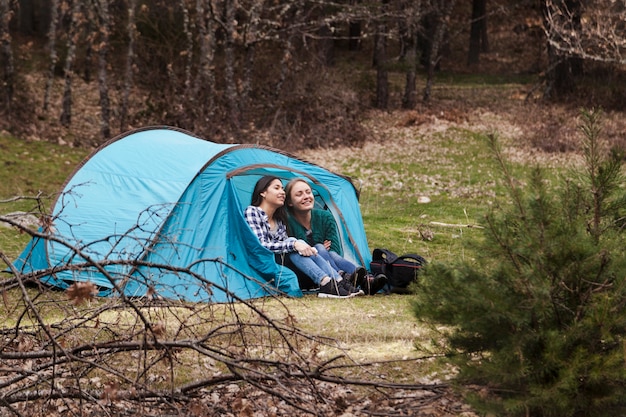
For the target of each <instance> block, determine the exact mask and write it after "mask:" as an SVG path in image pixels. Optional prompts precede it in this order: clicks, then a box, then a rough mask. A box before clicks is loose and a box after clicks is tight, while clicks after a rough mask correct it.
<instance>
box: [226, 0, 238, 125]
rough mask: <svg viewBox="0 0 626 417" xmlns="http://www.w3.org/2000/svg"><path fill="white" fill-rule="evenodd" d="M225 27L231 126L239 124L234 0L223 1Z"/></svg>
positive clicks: (228, 104) (227, 96)
mask: <svg viewBox="0 0 626 417" xmlns="http://www.w3.org/2000/svg"><path fill="white" fill-rule="evenodd" d="M224 7H225V10H224V15H225V19H226V22H225V28H226V44H225V46H224V81H225V84H226V85H225V98H226V105H227V107H228V113H229V119H230V123H231V125H232V126H233V127H235V128H238V127H239V126H240V118H239V105H238V104H237V101H238V97H237V86H236V80H235V35H236V33H235V31H236V30H237V29H236V27H235V19H236V16H235V11H236V7H237V5H236V0H226V1H225V5H224Z"/></svg>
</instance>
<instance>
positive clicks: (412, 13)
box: [400, 1, 421, 109]
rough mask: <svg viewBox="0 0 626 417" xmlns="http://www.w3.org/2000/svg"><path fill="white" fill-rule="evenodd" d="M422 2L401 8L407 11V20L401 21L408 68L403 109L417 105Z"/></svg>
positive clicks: (404, 57) (410, 3)
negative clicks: (419, 24) (418, 31)
mask: <svg viewBox="0 0 626 417" xmlns="http://www.w3.org/2000/svg"><path fill="white" fill-rule="evenodd" d="M420 6H421V2H420V1H417V2H402V3H401V7H402V8H403V9H404V10H406V11H407V16H406V18H405V19H401V20H400V34H401V38H402V45H403V53H402V59H403V62H404V65H405V68H406V84H405V87H404V96H403V97H402V108H404V109H413V108H415V106H416V105H417V86H416V80H417V27H418V22H419V14H420V12H421V7H420Z"/></svg>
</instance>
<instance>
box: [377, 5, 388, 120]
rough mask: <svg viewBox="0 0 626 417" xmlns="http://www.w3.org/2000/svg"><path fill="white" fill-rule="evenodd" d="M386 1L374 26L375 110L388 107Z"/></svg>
mask: <svg viewBox="0 0 626 417" xmlns="http://www.w3.org/2000/svg"><path fill="white" fill-rule="evenodd" d="M388 3H389V1H388V0H383V2H382V10H381V11H382V13H381V16H382V20H381V21H380V22H378V24H377V25H376V35H375V37H374V65H375V67H376V102H375V103H374V105H375V107H376V108H379V109H386V108H387V107H388V106H389V70H388V68H387V67H388V64H387V22H386V9H387V4H388Z"/></svg>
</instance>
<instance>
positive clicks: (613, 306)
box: [413, 111, 626, 417]
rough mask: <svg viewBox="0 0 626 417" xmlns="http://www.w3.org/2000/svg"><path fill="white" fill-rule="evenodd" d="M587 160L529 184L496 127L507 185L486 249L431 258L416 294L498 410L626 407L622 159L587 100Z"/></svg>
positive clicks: (584, 412)
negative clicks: (453, 259)
mask: <svg viewBox="0 0 626 417" xmlns="http://www.w3.org/2000/svg"><path fill="white" fill-rule="evenodd" d="M581 115H582V123H581V126H580V127H581V131H582V132H583V133H584V135H582V136H583V145H584V164H582V165H581V166H582V168H577V169H574V170H572V171H570V172H568V173H567V174H565V175H563V177H562V180H560V181H559V182H558V184H556V185H552V186H550V185H549V184H548V183H547V181H545V180H544V177H543V176H542V170H541V169H539V168H536V169H534V170H533V171H532V174H531V175H530V178H529V179H528V181H527V182H526V185H525V186H522V185H521V184H522V182H520V181H518V180H516V179H515V178H513V177H512V176H511V174H510V170H509V167H508V164H507V162H506V160H505V158H504V157H503V153H502V150H501V148H500V145H499V142H498V140H497V138H496V137H495V136H490V137H489V143H490V146H491V149H492V151H493V154H494V156H495V158H496V159H497V161H498V162H499V164H500V167H501V168H502V169H501V171H502V179H503V180H504V181H505V183H506V184H507V189H508V191H509V194H508V196H507V197H508V199H507V201H506V202H503V203H501V204H496V205H494V207H493V209H492V210H490V212H489V213H488V214H487V215H486V216H485V219H484V220H485V224H486V228H485V236H484V239H480V241H477V242H475V244H476V245H477V246H478V250H477V251H476V253H477V254H479V255H478V257H477V258H476V259H475V260H473V261H464V262H460V263H458V264H442V263H437V262H431V263H430V264H429V265H428V266H427V268H426V270H425V271H424V273H423V274H422V275H421V279H420V283H419V290H418V291H417V294H416V299H415V301H414V304H413V308H414V312H415V315H416V316H417V318H418V319H419V320H420V321H422V322H424V323H427V324H429V325H431V326H433V327H434V328H435V329H437V330H438V331H439V332H440V334H441V339H439V340H438V341H437V343H438V344H439V345H438V346H439V347H440V348H442V349H443V350H444V351H445V353H446V355H445V360H446V361H449V362H450V363H452V364H453V365H455V369H456V371H457V372H456V373H455V377H454V382H455V385H456V386H458V387H459V389H461V390H462V392H464V393H465V394H466V397H467V399H468V400H469V401H470V403H471V404H472V405H473V406H474V407H476V409H477V410H479V411H481V412H484V413H488V414H487V415H494V414H495V415H498V416H504V415H509V416H533V417H542V416H559V417H567V416H594V417H597V416H615V415H626V360H625V354H626V339H625V336H626V285H625V280H626V255H625V251H624V247H625V245H624V232H623V226H624V221H623V219H624V209H625V208H626V199H625V198H624V190H623V188H622V187H623V185H624V177H623V173H622V160H623V158H622V157H621V155H619V153H618V152H615V151H610V150H608V149H607V148H606V147H605V146H603V143H602V141H601V140H600V133H601V130H600V119H601V112H600V111H582V112H581Z"/></svg>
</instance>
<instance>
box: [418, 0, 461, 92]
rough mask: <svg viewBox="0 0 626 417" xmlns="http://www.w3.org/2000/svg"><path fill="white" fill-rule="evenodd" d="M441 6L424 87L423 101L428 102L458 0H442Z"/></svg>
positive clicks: (437, 15) (438, 11) (438, 10)
mask: <svg viewBox="0 0 626 417" xmlns="http://www.w3.org/2000/svg"><path fill="white" fill-rule="evenodd" d="M442 3H443V4H441V6H440V8H438V9H437V14H436V17H437V18H436V29H435V37H434V39H433V43H432V47H431V50H430V57H429V59H428V69H427V76H426V87H425V88H424V96H423V101H424V102H428V101H429V100H430V95H431V90H432V84H433V81H434V77H435V68H436V67H437V64H438V63H439V60H440V59H441V56H440V54H439V52H440V50H441V47H442V45H443V38H444V35H445V33H446V31H447V30H448V21H449V19H450V14H451V13H452V9H453V8H454V4H455V3H456V0H447V2H446V1H443V2H442Z"/></svg>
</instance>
